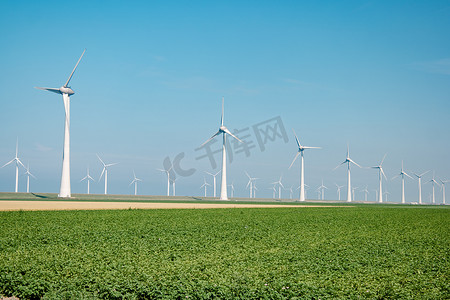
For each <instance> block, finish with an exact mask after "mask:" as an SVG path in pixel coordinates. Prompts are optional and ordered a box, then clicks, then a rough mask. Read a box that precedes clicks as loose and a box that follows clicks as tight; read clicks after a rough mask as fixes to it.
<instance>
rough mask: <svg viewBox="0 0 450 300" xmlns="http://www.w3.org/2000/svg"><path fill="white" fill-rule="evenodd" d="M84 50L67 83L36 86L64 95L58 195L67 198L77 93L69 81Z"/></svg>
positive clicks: (68, 195)
mask: <svg viewBox="0 0 450 300" xmlns="http://www.w3.org/2000/svg"><path fill="white" fill-rule="evenodd" d="M84 52H86V49H84V51H83V53H82V54H81V56H80V58H79V59H78V62H77V64H76V65H75V68H73V70H72V73H70V76H69V78H68V79H67V81H66V83H65V84H64V85H63V86H62V87H60V88H44V87H36V88H37V89H40V90H45V91H49V92H53V93H56V94H60V95H62V96H63V102H64V110H65V113H66V118H65V122H64V124H65V125H64V148H63V163H62V172H61V186H60V189H59V194H58V197H63V198H67V197H70V195H71V193H70V96H71V95H73V94H75V92H74V91H73V90H72V89H71V88H70V86H69V82H70V79H72V76H73V73H75V70H76V69H77V67H78V64H79V63H80V61H81V58H82V57H83V55H84Z"/></svg>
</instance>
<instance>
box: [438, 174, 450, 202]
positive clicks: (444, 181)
mask: <svg viewBox="0 0 450 300" xmlns="http://www.w3.org/2000/svg"><path fill="white" fill-rule="evenodd" d="M439 181H440V182H441V183H442V184H441V190H442V204H444V205H445V184H446V183H448V182H450V180H442V179H439Z"/></svg>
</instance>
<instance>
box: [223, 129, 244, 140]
mask: <svg viewBox="0 0 450 300" xmlns="http://www.w3.org/2000/svg"><path fill="white" fill-rule="evenodd" d="M223 131H225V132H226V133H227V134H229V135H231V136H232V137H234V138H235V139H236V140H238V141H239V142H241V143H243V141H241V140H240V139H239V138H238V137H237V136H235V135H234V134H232V133H231V132H230V131H229V130H228V128H225V129H224V130H223Z"/></svg>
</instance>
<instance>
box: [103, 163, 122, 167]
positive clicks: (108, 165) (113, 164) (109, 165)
mask: <svg viewBox="0 0 450 300" xmlns="http://www.w3.org/2000/svg"><path fill="white" fill-rule="evenodd" d="M117 164H119V163H112V164H107V165H105V166H106V167H111V166H115V165H117Z"/></svg>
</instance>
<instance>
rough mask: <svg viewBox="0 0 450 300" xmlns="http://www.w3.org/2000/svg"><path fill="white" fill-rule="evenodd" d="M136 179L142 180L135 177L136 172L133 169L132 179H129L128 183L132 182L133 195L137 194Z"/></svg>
mask: <svg viewBox="0 0 450 300" xmlns="http://www.w3.org/2000/svg"><path fill="white" fill-rule="evenodd" d="M138 181H142V179H139V178H137V177H136V173H134V170H133V180H132V181H131V183H130V184H129V185H132V184H133V183H134V195H135V196H136V195H137V183H138Z"/></svg>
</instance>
